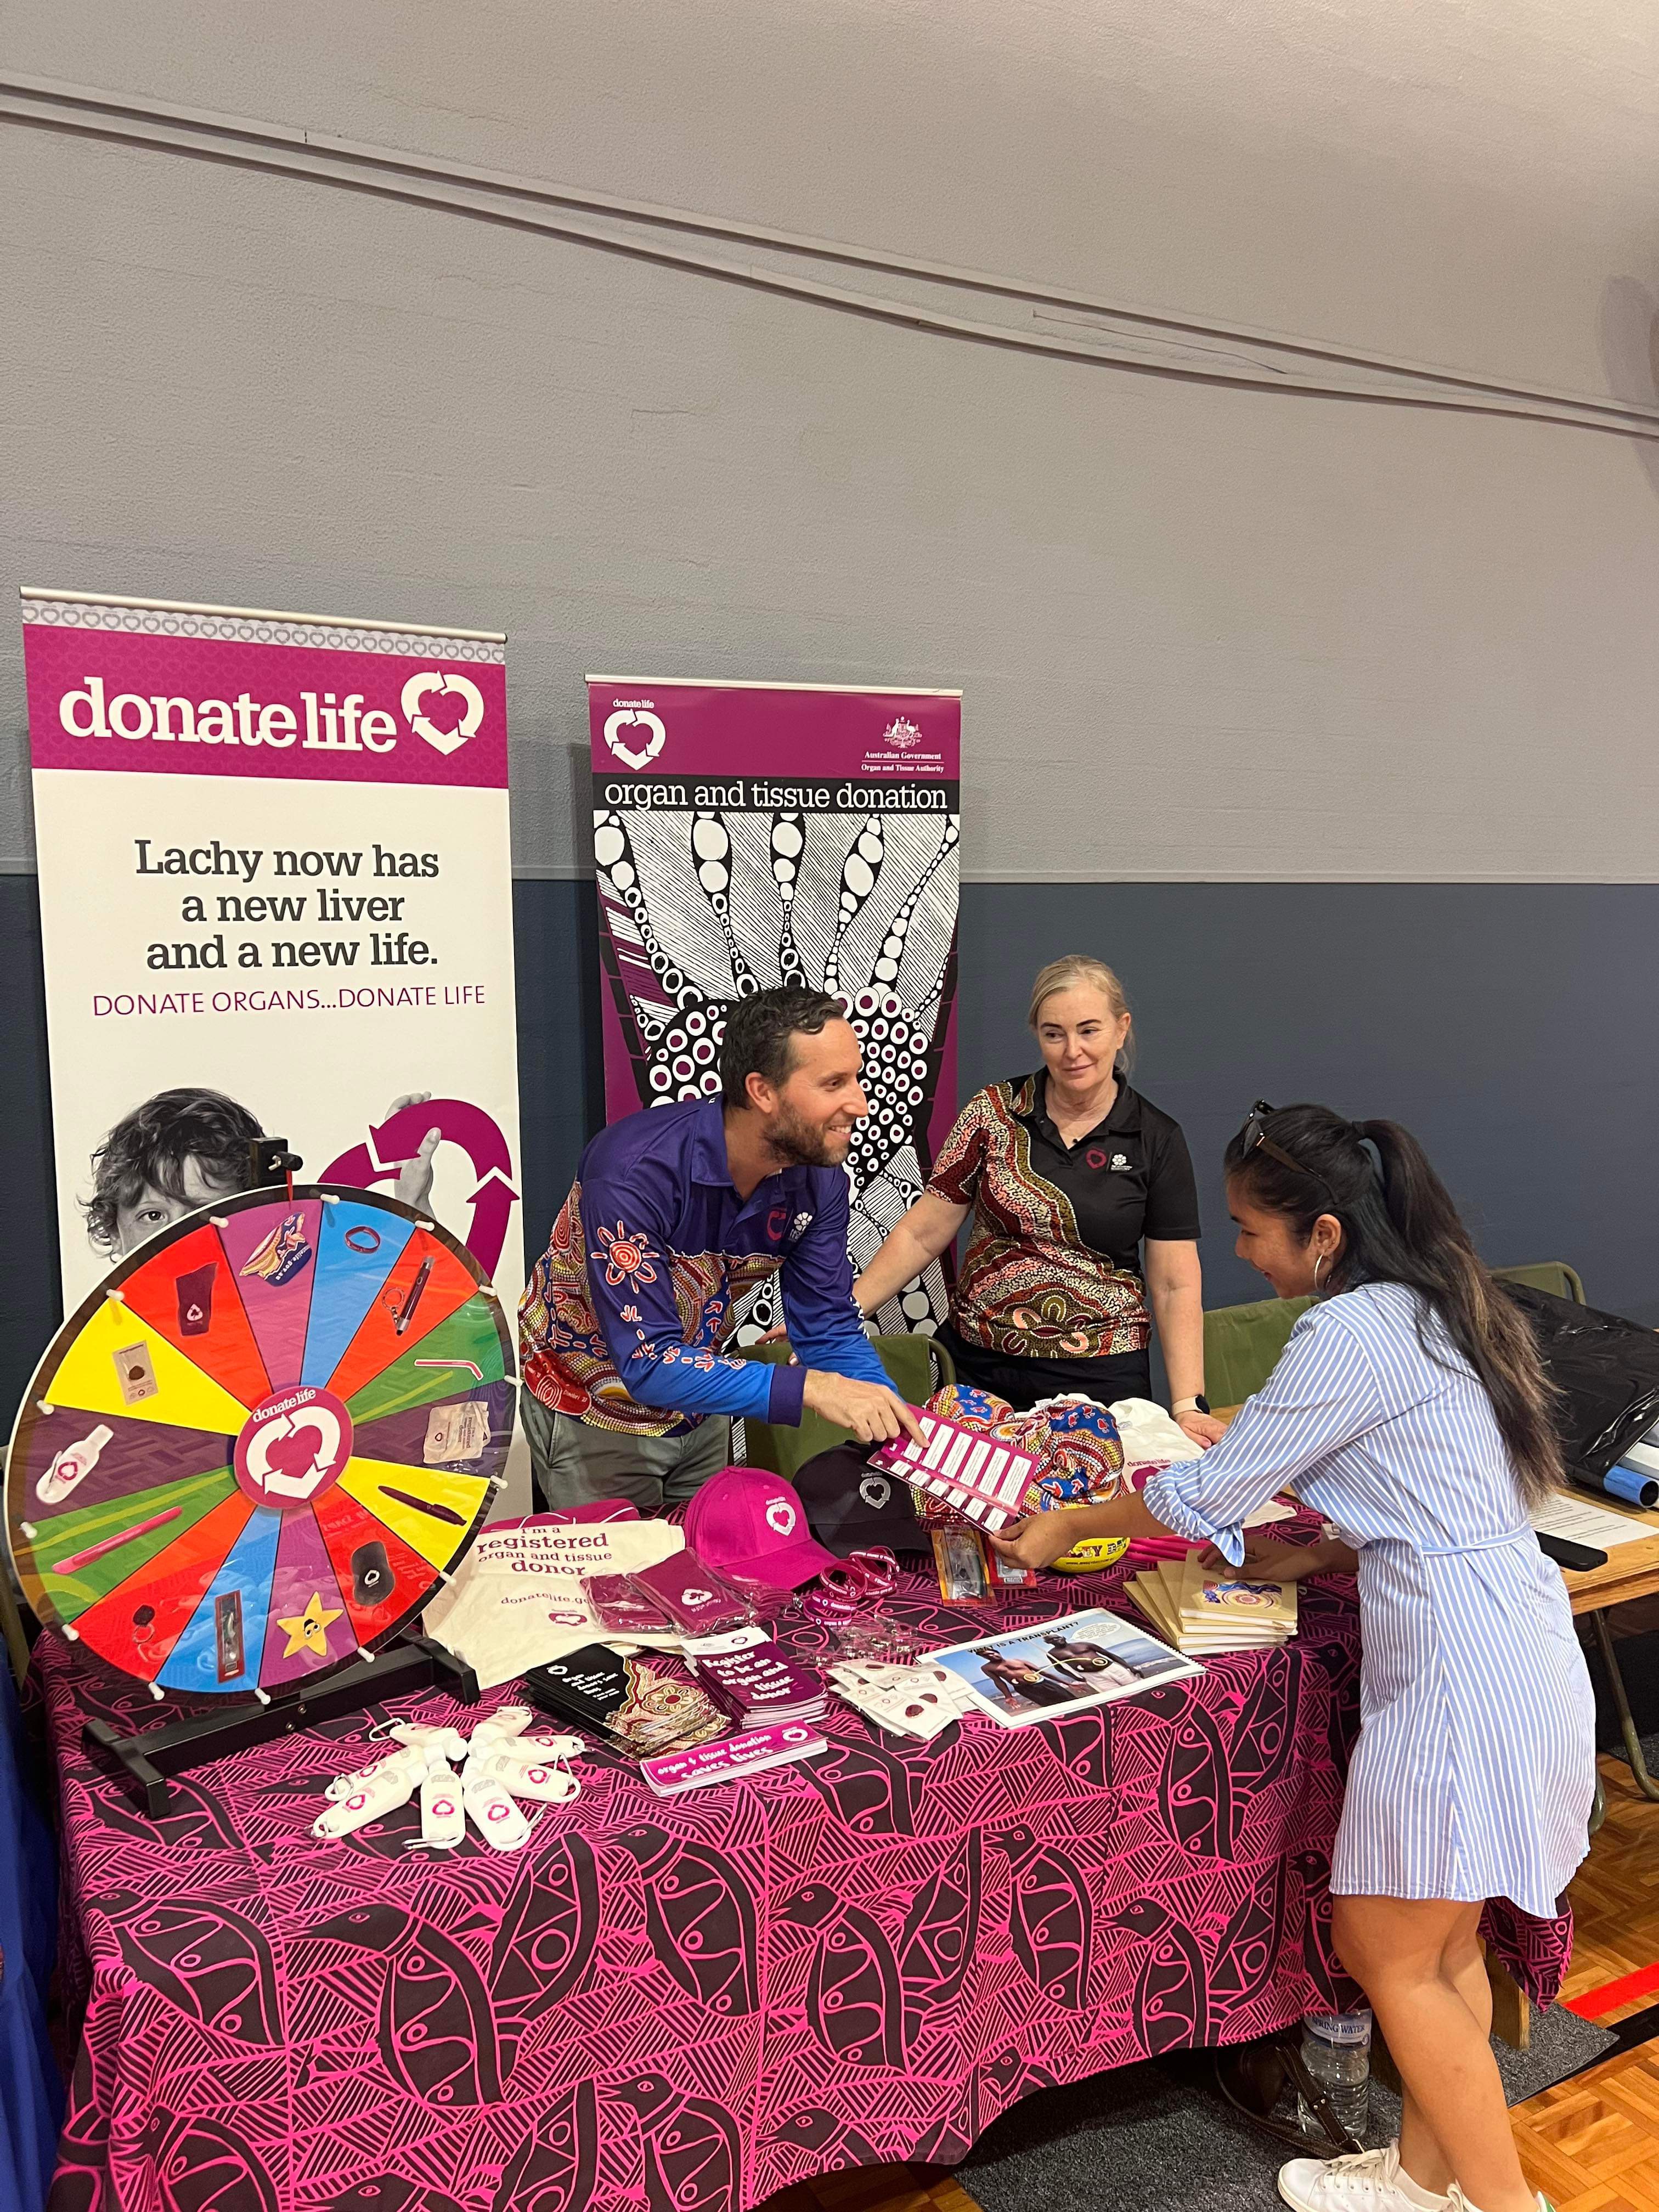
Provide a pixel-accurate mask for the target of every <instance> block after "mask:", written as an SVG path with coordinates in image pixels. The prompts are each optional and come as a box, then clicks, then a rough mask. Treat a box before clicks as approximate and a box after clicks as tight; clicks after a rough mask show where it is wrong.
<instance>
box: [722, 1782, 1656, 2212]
mask: <svg viewBox="0 0 1659 2212" xmlns="http://www.w3.org/2000/svg"><path fill="white" fill-rule="evenodd" d="M1601 1775H1602V1781H1603V1784H1604V1786H1605V1788H1606V1790H1607V1825H1606V1826H1604V1827H1603V1828H1602V1830H1601V1833H1600V1834H1599V1835H1598V1836H1597V1837H1596V1838H1595V1843H1594V1844H1592V1846H1591V1849H1590V1856H1589V1861H1588V1863H1586V1865H1585V1867H1584V1870H1583V1873H1582V1874H1581V1875H1579V1878H1578V1880H1577V1882H1576V1883H1575V1885H1574V1887H1573V1893H1572V1899H1573V1909H1574V1912H1575V1915H1576V1917H1577V1942H1576V1944H1575V1947H1574V1951H1573V1962H1572V1970H1571V1973H1570V1974H1569V1975H1568V1977H1567V1984H1566V1988H1565V1992H1564V1994H1565V1996H1566V1997H1567V1998H1569V1999H1571V1998H1574V1997H1580V1996H1586V1995H1588V1994H1589V1992H1591V1991H1594V1990H1600V1989H1602V1988H1604V1987H1605V1986H1606V1985H1607V1984H1608V1983H1610V1982H1616V1981H1619V1980H1621V1979H1622V1978H1624V1977H1625V1976H1626V1975H1627V1974H1632V1973H1638V1972H1640V1971H1641V1969H1642V1968H1643V1967H1644V1966H1651V1965H1652V1964H1653V1963H1654V1962H1655V1961H1656V1960H1659V1805H1650V1804H1648V1803H1647V1802H1646V1801H1645V1800H1644V1799H1643V1798H1642V1797H1640V1796H1638V1794H1637V1791H1636V1790H1635V1788H1634V1787H1633V1786H1632V1782H1631V1777H1630V1769H1629V1768H1628V1767H1627V1766H1626V1765H1624V1763H1623V1762H1622V1760H1619V1759H1603V1760H1602V1761H1601ZM1654 2004H1659V1988H1656V1989H1653V1990H1646V1991H1644V1992H1642V1993H1640V1994H1638V1995H1637V1996H1633V1997H1632V1998H1631V1999H1629V2000H1628V2001H1627V2002H1625V2003H1623V2004H1621V2005H1616V2006H1613V2008H1610V2009H1608V2010H1607V2011H1605V2012H1600V2013H1598V2015H1597V2017H1598V2018H1599V2019H1600V2020H1601V2022H1602V2023H1603V2024H1604V2025H1605V2026H1607V2027H1615V2026H1616V2025H1617V2024H1618V2022H1619V2021H1621V2020H1624V2019H1626V2018H1627V2017H1628V2016H1629V2015H1632V2014H1633V2013H1638V2012H1642V2011H1644V2010H1645V2009H1646V2008H1648V2007H1649V2006H1650V2005H1654ZM1515 2126H1516V2136H1517V2138H1518V2140H1519V2142H1520V2146H1521V2159H1522V2165H1523V2166H1525V2167H1526V2169H1527V2173H1528V2179H1530V2180H1531V2181H1532V2183H1533V2185H1534V2187H1535V2188H1538V2189H1541V2190H1542V2191H1543V2192H1544V2194H1545V2195H1546V2196H1547V2197H1548V2198H1549V2199H1550V2200H1551V2202H1552V2203H1553V2204H1554V2206H1555V2207H1556V2212H1659V2042H1655V2043H1651V2044H1646V2045H1642V2046H1640V2047H1639V2048H1638V2049H1637V2050H1634V2051H1627V2052H1626V2053H1624V2054H1623V2055H1622V2056H1620V2057H1613V2058H1610V2059H1608V2060H1607V2061H1606V2062H1605V2063H1603V2064H1601V2065H1600V2066H1598V2067H1596V2068H1595V2069H1594V2070H1593V2071H1592V2072H1590V2073H1588V2074H1581V2075H1578V2076H1577V2078H1576V2079H1575V2080H1573V2081H1564V2082H1562V2083H1561V2084H1560V2086H1559V2087H1557V2088H1554V2089H1547V2090H1545V2092H1544V2093H1543V2094H1542V2095H1541V2096H1539V2097H1534V2098H1533V2100H1531V2102H1530V2103H1528V2104H1525V2105H1522V2106H1518V2107H1517V2108H1516V2114H1515ZM764 2212H979V2208H978V2207H977V2205H976V2204H975V2202H974V2199H973V2198H972V2197H969V2194H968V2192H967V2191H965V2190H964V2189H963V2187H962V2186H961V2185H960V2184H959V2183H958V2182H957V2180H956V2179H955V2178H954V2176H953V2175H951V2173H950V2172H946V2171H945V2170H944V2169H942V2168H939V2167H933V2166H866V2167H863V2168H860V2169H858V2170H856V2171H854V2172H846V2173H833V2174H823V2175H820V2176H819V2177H818V2178H817V2179H815V2180H812V2181H807V2182H802V2183H800V2184H799V2185H797V2186H796V2187H795V2188H793V2189H787V2190H785V2191H783V2193H782V2194H781V2196H778V2197H773V2198H772V2199H771V2201H770V2203H769V2204H767V2205H766V2206H765V2208H764ZM1126 2212H1127V2208H1126Z"/></svg>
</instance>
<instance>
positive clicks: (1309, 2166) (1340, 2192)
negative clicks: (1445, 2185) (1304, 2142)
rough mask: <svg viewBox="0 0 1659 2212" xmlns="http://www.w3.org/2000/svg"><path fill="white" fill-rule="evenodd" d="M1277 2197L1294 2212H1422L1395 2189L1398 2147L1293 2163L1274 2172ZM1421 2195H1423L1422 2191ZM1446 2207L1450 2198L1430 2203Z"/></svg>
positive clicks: (1409, 2198) (1392, 2145) (1399, 2188)
mask: <svg viewBox="0 0 1659 2212" xmlns="http://www.w3.org/2000/svg"><path fill="white" fill-rule="evenodd" d="M1421 2193H1422V2194H1423V2195H1425V2196H1426V2195H1427V2194H1428V2191H1426V2190H1425V2191H1422V2192H1421ZM1279 2195H1280V2196H1281V2197H1283V2198H1284V2200H1285V2203H1287V2204H1290V2205H1293V2206H1294V2207H1295V2212H1423V2208H1422V2206H1421V2205H1420V2204H1419V2203H1418V2202H1417V2201H1416V2199H1415V2198H1413V2197H1407V2194H1406V2192H1405V2191H1404V2190H1403V2189H1402V2188H1401V2186H1400V2146H1399V2144H1398V2143H1390V2144H1389V2147H1388V2148H1387V2149H1386V2150H1362V2151H1352V2152H1350V2153H1349V2154H1348V2155H1347V2156H1346V2157H1345V2158H1293V2159H1292V2160H1291V2162H1290V2164H1289V2165H1288V2166H1280V2167H1279ZM1434 2201H1435V2203H1437V2204H1443V2205H1447V2206H1449V2204H1450V2202H1451V2200H1450V2199H1449V2197H1436V2198H1435V2200H1434Z"/></svg>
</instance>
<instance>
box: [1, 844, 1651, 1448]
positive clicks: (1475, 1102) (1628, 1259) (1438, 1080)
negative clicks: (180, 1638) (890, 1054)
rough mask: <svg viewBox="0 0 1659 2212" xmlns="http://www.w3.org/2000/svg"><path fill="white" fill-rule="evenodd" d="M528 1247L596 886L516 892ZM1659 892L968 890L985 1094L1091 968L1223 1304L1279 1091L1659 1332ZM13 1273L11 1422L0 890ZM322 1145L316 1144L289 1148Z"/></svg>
mask: <svg viewBox="0 0 1659 2212" xmlns="http://www.w3.org/2000/svg"><path fill="white" fill-rule="evenodd" d="M513 911H514V919H515V950H516V957H517V961H518V983H519V1052H520V1082H521V1086H522V1092H523V1132H524V1168H523V1180H522V1188H523V1196H524V1229H525V1245H526V1253H527V1254H528V1255H531V1256H532V1257H533V1255H534V1254H535V1252H536V1251H537V1250H538V1249H539V1245H540V1242H541V1240H542V1239H543V1238H544V1237H545V1235H546V1232H547V1226H548V1224H549V1222H550V1220H551V1218H552V1216H553V1214H554V1212H556V1209H557V1207H558V1206H559V1203H560V1201H561V1200H562V1198H563V1195H564V1193H565V1191H566V1189H567V1188H568V1185H569V1181H570V1176H571V1174H572V1171H573V1170H574V1166H575V1164H576V1159H577V1156H578V1154H579V1153H580V1150H581V1146H582V1144H583V1142H584V1139H585V1137H586V1133H588V1132H589V1131H590V1130H591V1129H592V1128H594V1127H597V1126H598V1122H599V1115H600V1113H601V1112H602V1110H603V1103H602V1093H601V1088H600V1083H599V1010H598V1002H597V996H596V990H597V971H598V957H597V945H596V941H595V914H594V903H593V891H592V884H589V883H574V882H568V881H525V882H520V883H519V884H517V885H515V887H514V899H513ZM1656 942H1659V887H1650V886H1644V885H1596V884H1553V885H1547V886H1516V885H1507V884H1499V885H1491V884H1486V885H1475V884H1426V885H1425V884H1320V885H1313V886H1303V885H1292V884H1192V885H1176V884H1073V885H1060V884H968V885H967V886H966V887H965V888H964V890H963V902H962V955H963V957H962V985H961V1001H960V1003H961V1023H962V1028H961V1045H962V1058H961V1068H962V1084H963V1090H964V1091H967V1090H968V1089H970V1088H971V1087H973V1086H974V1085H977V1084H980V1083H983V1082H987V1081H989V1080H990V1079H993V1078H994V1077H995V1076H998V1075H1003V1074H1007V1073H1012V1072H1013V1071H1015V1070H1017V1069H1022V1068H1024V1067H1027V1066H1030V1065H1031V1064H1032V1060H1033V1058H1034V1054H1035V1046H1034V1045H1033V1043H1032V1042H1031V1038H1030V1033H1029V1032H1028V1031H1027V1030H1026V1029H1025V1027H1024V1011H1025V999H1026V992H1027V989H1028V987H1029V985H1030V978H1031V975H1032V974H1033V972H1034V971H1035V969H1036V968H1037V967H1038V966H1039V965H1040V964H1041V963H1042V962H1043V961H1045V960H1048V959H1051V958H1053V957H1054V955H1056V954H1057V953H1060V952H1066V951H1093V952H1097V953H1098V954H1100V955H1101V957H1103V958H1105V959H1107V960H1109V961H1111V962H1112V963H1113V964H1114V965H1115V967H1116V968H1117V969H1118V970H1119V972H1120V974H1121V975H1122V977H1123V980H1124V983H1125V985H1126V987H1127V989H1128V992H1129V994H1130V998H1131V1000H1132V1002H1133V1006H1134V1009H1135V1020H1136V1026H1137V1030H1138V1032H1139V1047H1140V1059H1139V1067H1138V1070H1137V1081H1138V1082H1139V1084H1140V1085H1141V1086H1142V1087H1143V1088H1144V1089H1145V1091H1146V1093H1147V1095H1148V1096H1149V1097H1152V1098H1155V1099H1156V1100H1157V1101H1158V1103H1159V1104H1160V1105H1161V1106H1164V1107H1165V1108H1167V1109H1168V1110H1169V1111H1170V1113H1172V1114H1174V1115H1176V1116H1177V1117H1178V1118H1179V1119H1180V1120H1181V1121H1182V1123H1183V1124H1184V1126H1185V1127H1186V1130H1187V1134H1188V1141H1189V1142H1190V1143H1191V1146H1192V1148H1193V1156H1194V1161H1195V1163H1196V1164H1197V1167H1198V1170H1199V1182H1200V1193H1201V1195H1202V1199H1203V1204H1204V1218H1205V1223H1206V1230H1207V1232H1208V1233H1207V1235H1206V1239H1205V1245H1204V1256H1205V1270H1206V1296H1207V1298H1208V1300H1209V1302H1210V1303H1211V1304H1226V1303H1229V1302H1231V1300H1234V1299H1238V1298H1249V1297H1256V1296H1257V1295H1259V1294H1260V1293H1261V1291H1262V1290H1263V1288H1264V1285H1262V1284H1261V1281H1260V1279H1259V1278H1258V1277H1256V1276H1255V1274H1253V1273H1251V1271H1250V1270H1249V1268H1247V1267H1244V1266H1243V1264H1242V1263H1241V1262H1240V1261H1237V1260H1236V1259H1235V1258H1234V1257H1233V1255H1232V1248H1231V1235H1230V1233H1229V1231H1228V1228H1227V1223H1226V1217H1225V1204H1224V1200H1223V1196H1222V1188H1221V1179H1220V1174H1219V1170H1218V1162H1219V1159H1220V1155H1221V1150H1222V1146H1224V1145H1225V1142H1226V1139H1227V1138H1228V1137H1229V1136H1230V1135H1231V1133H1232V1132H1233V1130H1234V1129H1235V1128H1237V1126H1238V1123H1239V1122H1240V1121H1241V1120H1242V1119H1243V1115H1244V1112H1245V1109H1247V1108H1248V1107H1249V1103H1250V1102H1251V1100H1252V1099H1254V1098H1255V1097H1258V1096H1261V1097H1267V1098H1271V1099H1272V1100H1273V1102H1274V1103H1276V1104H1282V1103H1285V1102H1287V1101H1289V1100H1291V1099H1293V1098H1320V1099H1323V1100H1326V1101H1327V1102H1328V1103H1330V1104H1332V1105H1334V1106H1335V1107H1337V1108H1339V1109H1340V1110H1342V1111H1343V1112H1345V1113H1348V1114H1352V1115H1371V1114H1386V1115H1393V1116H1394V1117H1395V1118H1396V1119H1397V1120H1400V1121H1404V1122H1406V1123H1407V1126H1408V1127H1411V1128H1413V1130H1415V1131H1416V1133H1417V1134H1418V1135H1419V1137H1420V1138H1421V1139H1423V1141H1424V1143H1425V1145H1426V1146H1427V1147H1428V1149H1429V1152H1430V1154H1431V1157H1432V1158H1433V1159H1434V1160H1435V1162H1436V1164H1437V1166H1438V1167H1439V1169H1440V1170H1441V1172H1442V1173H1443V1175H1444V1176H1445V1177H1446V1180H1447V1182H1449V1184H1450V1186H1451V1188H1452V1190H1453V1192H1454V1194H1455V1196H1456V1198H1457V1200H1458V1201H1459V1203H1460V1204H1461V1205H1462V1206H1463V1208H1464V1210H1465V1212H1466V1214H1467V1216H1468V1219H1469V1220H1470V1222H1471V1224H1472V1225H1473V1227H1474V1231H1475V1235H1476V1237H1477V1240H1478V1241H1479V1243H1480V1247H1481V1249H1482V1250H1483V1251H1484V1252H1485V1254H1486V1256H1487V1258H1488V1259H1490V1260H1491V1261H1493V1262H1494V1263H1496V1264H1498V1265H1501V1264H1503V1263H1504V1261H1518V1260H1535V1259H1564V1260H1570V1261H1571V1262H1572V1263H1573V1265H1574V1266H1575V1267H1577V1268H1578V1269H1579V1271H1580V1273H1582V1274H1583V1277H1584V1280H1585V1284H1586V1286H1587V1288H1588V1290H1589V1295H1590V1297H1591V1298H1592V1299H1593V1300H1594V1301H1595V1304H1598V1305H1605V1306H1608V1307H1612V1308H1613V1309H1614V1310H1617V1311H1620V1312H1623V1313H1628V1314H1631V1315H1632V1316H1635V1317H1636V1318H1638V1320H1642V1321H1647V1322H1659V1266H1656V1261H1655V1255H1656V1252H1659V1237H1656V1234H1655V1230H1656V1206H1655V1199H1654V1172H1653V1141H1652V1130H1653V1125H1654V1120H1655V1102H1656V1100H1659V1024H1655V1022H1654V1021H1653V1019H1652V1018H1651V1015H1650V1004H1651V1000H1652V993H1651V989H1650V986H1649V983H1648V981H1647V979H1648V976H1649V975H1650V969H1651V964H1652V959H1653V955H1652V953H1651V951H1650V947H1651V946H1653V945H1655V943H1656ZM0 955H3V957H0V994H3V996H0V1008H3V1013H4V1017H5V1032H4V1034H5V1037H6V1042H7V1046H8V1050H7V1052H6V1054H5V1055H4V1064H3V1067H0V1143H3V1145H4V1147H5V1153H6V1158H7V1159H8V1162H9V1182H10V1192H9V1222H8V1226H9V1266H8V1267H7V1268H6V1270H5V1271H4V1273H3V1275H0V1328H3V1337H0V1405H3V1408H4V1411H5V1414H6V1417H7V1419H9V1414H10V1409H11V1407H13V1406H14V1405H15V1401H16V1398H17V1395H18V1394H19V1393H20V1391H21V1389H22V1386H23V1384H24V1383H25V1382H26V1381H27V1377H28V1374H29V1371H30V1370H31V1368H32V1366H33V1362H34V1359H35V1358H36V1357H37V1355H38V1354H39V1352H40V1349H41V1348H42V1346H44V1345H45V1343H46V1339H47V1337H48V1335H49V1334H50V1333H51V1331H52V1328H53V1327H54V1326H55V1324H56V1321H57V1317H58V1293H57V1284H58V1255H57V1249H56V1242H55V1231H54V1227H53V1212H54V1208H53V1201H52V1143H51V1117H50V1112H49V1106H48V1097H47V1083H46V1029H45V1017H44V1010H43V1006H42V999H41V988H40V929H39V921H38V913H37V904H36V899H35V890H34V881H33V878H32V877H26V876H6V877H0ZM289 1135H290V1136H292V1137H293V1138H294V1139H295V1142H296V1143H297V1144H298V1145H299V1146H300V1149H301V1152H303V1151H304V1149H305V1135H304V1132H303V1131H302V1130H292V1131H289Z"/></svg>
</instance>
